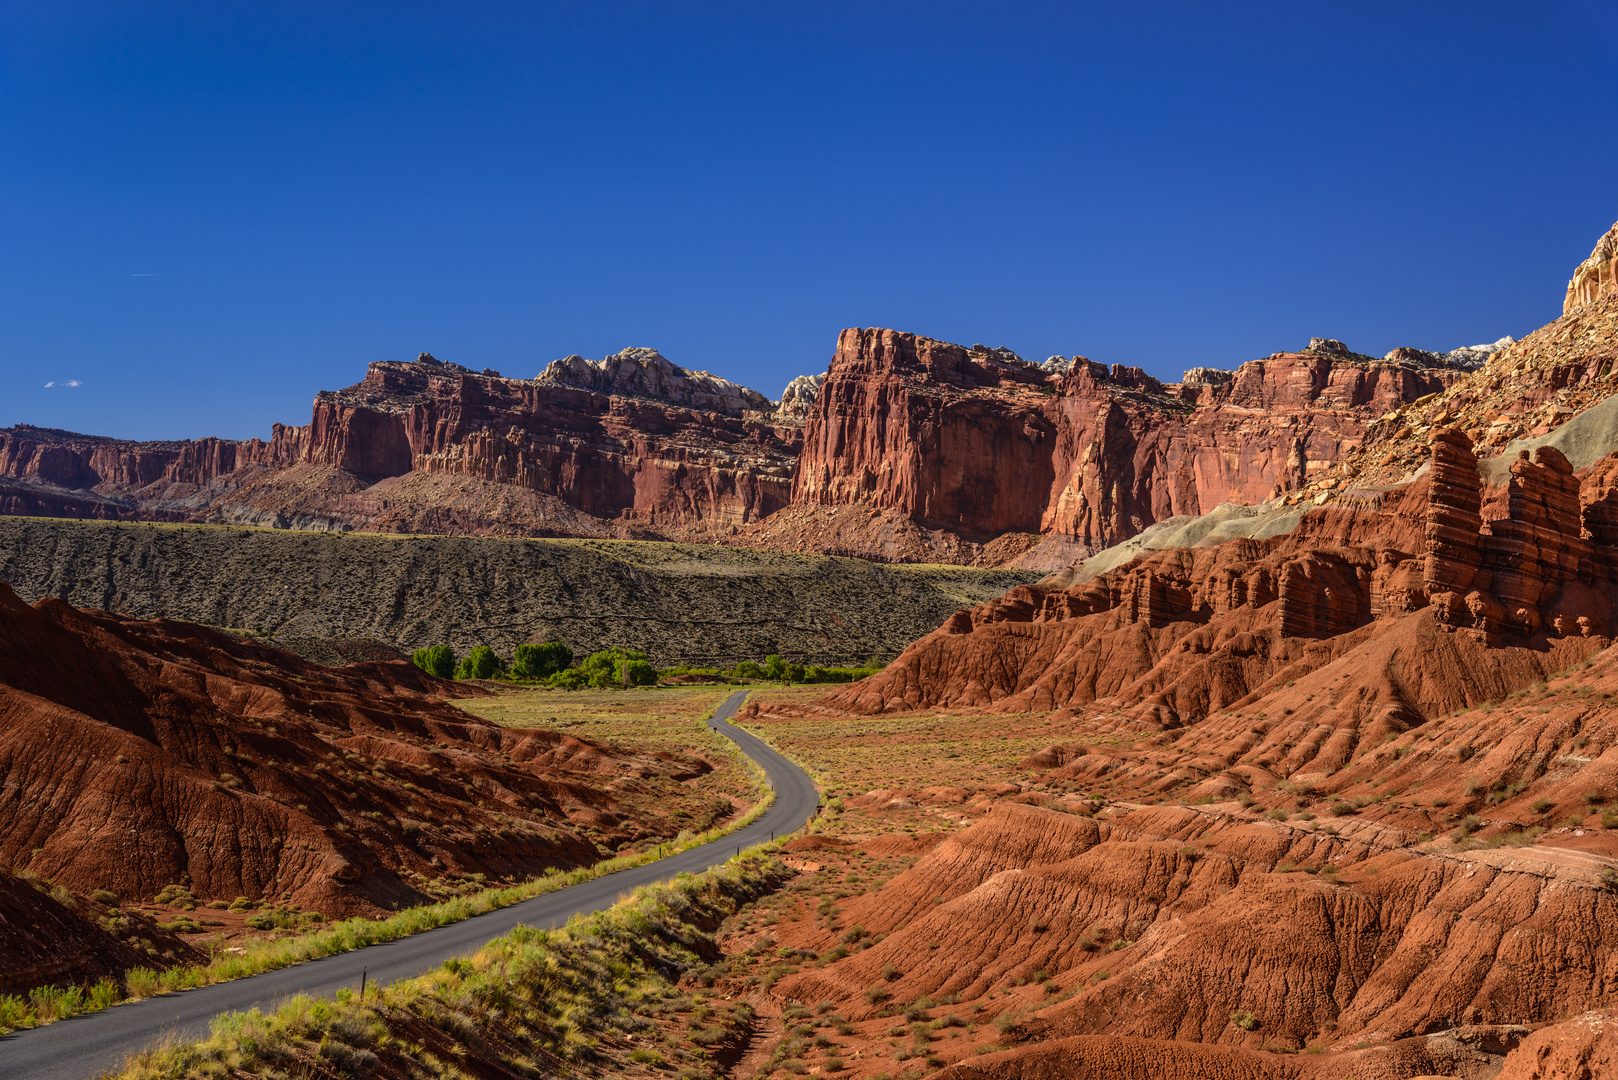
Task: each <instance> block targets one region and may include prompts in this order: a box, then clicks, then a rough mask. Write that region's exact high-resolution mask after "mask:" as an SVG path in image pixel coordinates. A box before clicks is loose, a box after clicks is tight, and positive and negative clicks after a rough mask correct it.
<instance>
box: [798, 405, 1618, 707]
mask: <svg viewBox="0 0 1618 1080" xmlns="http://www.w3.org/2000/svg"><path fill="white" fill-rule="evenodd" d="M1431 455H1432V463H1431V464H1432V468H1431V471H1430V473H1429V476H1428V478H1427V480H1426V481H1425V482H1424V483H1420V484H1415V485H1412V486H1411V488H1410V489H1407V490H1406V491H1405V492H1403V493H1401V495H1400V496H1398V497H1390V498H1387V499H1384V500H1381V501H1379V502H1375V503H1367V504H1364V505H1363V506H1359V507H1348V506H1344V507H1328V508H1324V509H1322V510H1320V511H1316V512H1315V513H1314V514H1311V515H1309V516H1307V517H1305V519H1304V520H1303V522H1302V523H1300V525H1299V526H1298V527H1297V528H1296V529H1294V530H1293V531H1292V532H1290V533H1287V534H1284V535H1282V536H1277V537H1272V538H1270V539H1268V540H1234V541H1230V542H1228V543H1225V544H1220V545H1216V546H1213V547H1206V548H1180V549H1171V550H1164V551H1157V552H1152V553H1149V554H1146V555H1143V556H1140V557H1138V558H1137V559H1135V560H1134V561H1133V562H1131V563H1129V564H1128V565H1126V566H1124V567H1121V568H1120V569H1117V570H1114V571H1111V572H1109V573H1105V574H1102V575H1100V576H1098V577H1096V578H1093V579H1091V580H1089V581H1082V582H1073V581H1072V580H1071V578H1070V577H1068V576H1066V575H1053V576H1052V578H1050V579H1047V580H1046V581H1045V582H1041V583H1040V584H1039V585H1033V586H1020V587H1018V588H1015V589H1013V590H1011V591H1010V592H1008V593H1007V594H1006V595H1005V596H1003V597H1001V598H999V599H998V600H993V601H990V602H988V603H985V604H980V605H978V606H977V607H975V608H973V609H971V610H970V611H963V612H959V613H957V614H956V615H954V616H953V617H951V618H950V619H949V620H947V621H946V622H945V623H944V625H943V626H942V627H940V629H939V630H937V631H935V632H934V633H933V634H932V635H929V636H928V637H927V638H924V639H922V640H921V641H919V642H917V643H916V644H915V645H914V646H912V647H911V648H910V649H909V650H907V651H906V653H905V654H904V655H903V656H901V657H900V658H899V660H897V661H896V662H895V663H894V664H893V665H891V666H890V667H889V668H888V669H887V670H886V671H885V672H883V673H882V674H881V675H879V676H876V677H874V678H873V679H871V680H867V682H866V683H863V684H861V685H860V686H858V687H857V688H851V689H850V690H848V691H842V692H839V694H835V695H833V698H832V699H829V700H834V701H836V703H837V704H839V705H840V706H841V707H844V708H851V709H854V710H856V711H862V712H864V711H878V712H880V711H893V710H896V709H913V708H928V707H933V706H937V705H945V706H952V705H989V704H991V703H995V704H996V706H997V707H998V708H1002V709H1011V710H1017V709H1048V708H1053V707H1059V706H1064V705H1078V704H1083V703H1087V702H1090V701H1094V700H1097V699H1100V698H1104V697H1118V698H1120V700H1122V701H1125V702H1127V703H1128V704H1129V705H1130V706H1131V707H1138V709H1139V710H1143V711H1139V712H1138V713H1137V717H1138V718H1142V719H1145V720H1149V721H1150V722H1152V723H1155V724H1160V725H1162V726H1166V727H1177V726H1179V725H1180V724H1182V723H1188V722H1194V721H1198V720H1201V719H1203V718H1205V717H1206V716H1207V715H1208V714H1209V713H1210V712H1212V711H1215V710H1217V709H1220V708H1224V707H1227V706H1229V705H1230V704H1231V703H1232V702H1235V701H1238V700H1240V699H1242V698H1244V697H1245V696H1246V695H1247V694H1249V693H1251V692H1253V691H1254V690H1256V689H1257V688H1258V687H1260V686H1261V685H1263V684H1264V683H1265V682H1266V680H1268V679H1270V678H1271V677H1272V676H1273V677H1277V678H1278V677H1279V675H1277V674H1276V673H1277V672H1279V671H1281V670H1283V669H1286V670H1288V671H1293V672H1303V671H1307V670H1311V669H1313V668H1316V667H1319V666H1322V665H1325V664H1329V663H1331V662H1332V661H1333V660H1336V659H1338V658H1340V657H1342V656H1344V655H1346V654H1347V652H1348V651H1350V650H1353V649H1358V648H1364V647H1371V644H1372V643H1373V642H1379V643H1381V646H1382V647H1386V648H1390V649H1392V654H1391V655H1390V657H1389V660H1388V662H1390V663H1392V662H1393V660H1392V657H1394V656H1398V655H1400V653H1401V647H1400V646H1398V645H1397V644H1394V645H1389V644H1387V643H1388V642H1396V635H1397V634H1398V633H1405V634H1415V635H1423V634H1424V635H1427V636H1431V633H1433V632H1434V630H1435V629H1436V631H1438V632H1450V633H1453V632H1455V631H1457V630H1463V631H1466V632H1468V633H1470V634H1471V635H1473V638H1472V640H1475V641H1476V642H1477V646H1476V647H1477V648H1479V649H1481V650H1483V652H1482V653H1480V655H1481V656H1487V655H1489V651H1490V650H1494V649H1498V648H1501V647H1504V646H1512V645H1513V644H1514V643H1518V642H1529V641H1538V642H1540V643H1541V645H1540V646H1539V647H1540V648H1542V649H1543V648H1545V647H1548V643H1549V642H1554V641H1566V642H1581V641H1582V642H1585V643H1587V644H1588V645H1599V644H1604V643H1605V642H1606V641H1607V640H1608V639H1609V635H1610V634H1611V627H1612V626H1613V619H1614V616H1615V613H1618V575H1615V574H1614V570H1613V565H1612V561H1611V559H1610V557H1607V556H1604V555H1600V554H1599V553H1598V552H1597V550H1596V548H1595V546H1594V545H1593V544H1592V538H1594V539H1595V540H1597V542H1599V541H1600V540H1601V538H1604V537H1608V536H1610V535H1611V533H1612V526H1611V520H1612V516H1613V515H1612V510H1611V500H1612V495H1613V489H1612V486H1611V477H1612V475H1613V473H1614V472H1615V471H1618V456H1615V457H1614V458H1610V459H1608V460H1607V461H1606V462H1604V463H1603V465H1602V467H1600V468H1596V469H1592V470H1591V471H1590V474H1589V476H1588V479H1589V481H1590V488H1591V490H1589V491H1585V490H1584V487H1585V484H1584V481H1582V480H1581V478H1580V477H1579V476H1578V475H1576V474H1575V473H1574V470H1573V468H1572V466H1571V465H1570V464H1569V463H1568V461H1567V458H1566V457H1565V456H1564V455H1562V454H1561V453H1560V452H1559V451H1557V450H1555V449H1554V448H1550V447H1542V448H1541V449H1540V450H1539V451H1537V452H1536V454H1535V456H1534V457H1533V458H1532V459H1530V458H1528V457H1526V456H1525V457H1522V458H1519V459H1517V460H1516V461H1515V462H1513V464H1512V466H1511V470H1510V480H1509V482H1508V484H1507V485H1506V486H1505V487H1504V488H1503V489H1499V490H1498V491H1492V496H1493V497H1491V498H1490V500H1489V503H1488V505H1487V506H1485V505H1484V498H1483V495H1484V491H1485V489H1484V487H1483V485H1482V483H1481V480H1480V477H1479V473H1478V463H1477V459H1476V458H1475V457H1474V456H1473V454H1472V450H1471V444H1470V442H1469V441H1468V440H1467V439H1466V437H1465V435H1464V434H1462V433H1460V432H1458V431H1454V430H1440V431H1439V432H1437V433H1436V434H1435V435H1434V437H1433V440H1432V444H1431ZM1429 608H1430V609H1431V610H1424V609H1429ZM1412 619H1415V620H1418V621H1416V622H1411V620H1412ZM1423 620H1424V621H1423ZM1373 623H1375V624H1377V628H1376V629H1374V630H1373ZM1398 627H1404V628H1405V629H1404V630H1402V631H1398V630H1396V628H1398ZM1422 627H1428V628H1430V629H1425V630H1424V629H1422ZM1367 635H1369V636H1367ZM1311 641H1313V642H1319V643H1321V644H1320V645H1318V646H1317V645H1311V644H1309V642H1311ZM1579 647H1586V646H1579ZM1402 648H1403V655H1404V659H1402V660H1399V661H1398V662H1397V663H1398V666H1399V669H1400V670H1398V672H1397V673H1396V674H1394V675H1390V676H1389V679H1390V683H1391V686H1380V685H1371V686H1367V688H1366V689H1365V690H1364V691H1362V692H1361V695H1360V696H1359V697H1358V698H1355V697H1354V696H1352V695H1349V696H1344V694H1343V693H1342V692H1341V691H1340V689H1334V690H1333V697H1334V700H1336V701H1338V702H1340V703H1341V705H1342V707H1344V708H1345V709H1348V710H1349V711H1350V713H1351V715H1352V718H1353V720H1354V723H1355V724H1356V725H1359V724H1362V723H1366V722H1369V720H1370V719H1371V718H1372V717H1374V716H1376V715H1377V708H1378V707H1386V708H1392V709H1394V710H1395V712H1398V710H1401V709H1408V708H1412V707H1414V703H1411V702H1409V701H1408V700H1407V699H1408V697H1409V687H1410V686H1411V685H1412V684H1413V683H1420V682H1421V681H1422V680H1423V679H1426V678H1429V677H1431V673H1426V672H1422V673H1418V672H1416V671H1415V670H1414V669H1411V668H1409V666H1408V665H1410V664H1412V663H1416V664H1419V663H1422V662H1424V661H1422V660H1421V659H1420V658H1421V657H1422V656H1424V655H1426V654H1428V653H1430V652H1431V648H1432V646H1431V645H1430V644H1426V645H1420V646H1418V645H1417V644H1416V643H1415V641H1413V640H1412V641H1410V642H1407V643H1406V644H1405V646H1403V647H1402ZM1424 650H1425V651H1424ZM1477 662H1478V663H1484V662H1485V661H1484V660H1479V661H1477ZM1289 665H1291V666H1290V667H1289ZM1469 677H1476V678H1482V676H1481V675H1479V674H1478V673H1477V672H1473V676H1469ZM1468 692H1469V693H1470V692H1471V691H1470V690H1469V691H1468ZM1379 701H1380V702H1381V703H1382V704H1381V706H1378V704H1377V703H1378V702H1379ZM1431 707H1432V705H1431V703H1423V704H1421V706H1420V711H1425V710H1427V709H1429V708H1431Z"/></svg>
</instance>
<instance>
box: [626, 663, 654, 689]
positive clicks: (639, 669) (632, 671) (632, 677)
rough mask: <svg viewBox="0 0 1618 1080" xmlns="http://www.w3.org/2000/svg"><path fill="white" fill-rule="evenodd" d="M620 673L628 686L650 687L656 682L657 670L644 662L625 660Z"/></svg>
mask: <svg viewBox="0 0 1618 1080" xmlns="http://www.w3.org/2000/svg"><path fill="white" fill-rule="evenodd" d="M622 672H623V677H624V682H625V684H626V685H629V686H651V685H652V684H654V683H656V682H657V669H656V668H654V667H653V666H652V665H651V664H649V663H647V662H646V661H645V660H625V661H624V662H623V667H622Z"/></svg>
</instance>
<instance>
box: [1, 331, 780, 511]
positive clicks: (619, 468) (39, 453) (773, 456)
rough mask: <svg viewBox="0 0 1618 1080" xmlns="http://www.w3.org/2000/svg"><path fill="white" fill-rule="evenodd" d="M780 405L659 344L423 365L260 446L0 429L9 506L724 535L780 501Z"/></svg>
mask: <svg viewBox="0 0 1618 1080" xmlns="http://www.w3.org/2000/svg"><path fill="white" fill-rule="evenodd" d="M771 408H772V406H771V403H770V402H769V401H768V400H767V399H765V398H764V397H763V395H760V394H757V393H756V392H754V391H751V390H746V389H745V388H742V387H737V386H736V385H735V384H734V383H730V382H728V381H726V380H723V379H717V378H714V377H713V376H709V375H707V374H706V373H703V372H697V373H695V374H693V373H689V372H685V371H684V370H683V369H680V368H678V367H675V366H674V365H672V364H670V363H669V362H668V361H667V360H665V359H664V358H663V357H661V356H659V355H658V354H657V353H656V352H655V351H654V350H646V349H631V350H626V351H625V352H624V353H620V354H618V355H617V356H614V357H609V358H608V359H607V360H606V361H601V362H596V361H584V360H580V359H578V358H569V359H567V360H561V361H557V362H556V363H554V364H552V365H550V367H548V368H547V369H546V372H545V373H544V374H543V375H542V376H541V377H540V378H539V379H535V380H522V379H506V378H502V377H501V376H500V375H499V373H497V372H474V371H472V370H471V369H469V368H464V367H461V366H459V365H455V364H447V363H444V362H443V361H439V360H437V359H435V358H433V357H432V356H430V355H428V354H423V355H422V356H421V357H420V358H419V359H418V360H417V361H416V362H414V363H377V364H373V365H371V368H370V369H369V371H368V372H367V373H366V377H365V379H364V380H363V381H362V382H360V383H359V384H358V385H356V386H352V387H349V388H348V389H346V390H340V391H324V392H322V393H320V394H319V395H318V396H317V397H316V399H315V403H314V410H313V416H312V418H311V420H310V423H309V424H308V425H306V426H304V427H287V426H284V425H280V424H278V425H276V426H275V429H274V435H273V437H272V438H271V439H270V440H269V441H268V442H264V441H261V440H249V441H247V442H240V443H237V442H230V441H226V440H219V439H203V440H197V441H195V442H168V443H131V442H124V441H120V440H114V439H100V438H95V437H89V436H80V435H74V434H72V433H68V432H58V431H48V430H44V429H36V428H23V427H19V428H14V429H12V430H10V431H7V432H0V509H3V510H4V511H5V512H7V513H20V514H38V515H45V516H67V517H88V518H107V519H145V520H160V521H162V520H167V521H221V522H243V523H251V524H268V525H276V526H286V525H295V526H301V527H315V528H337V529H346V528H355V527H359V528H368V529H378V530H382V531H423V532H451V533H456V532H466V533H485V532H494V533H504V534H512V533H515V534H520V535H539V536H546V535H586V536H593V535H613V533H612V532H610V531H608V530H607V529H606V528H604V523H607V522H617V523H620V524H621V525H622V526H625V527H628V528H630V529H631V530H635V529H640V530H653V531H654V534H658V533H665V534H666V533H678V534H681V535H688V534H689V535H695V536H709V535H712V536H723V535H726V534H728V533H729V532H730V531H733V530H734V529H735V527H736V526H739V525H743V524H746V523H748V522H751V521H756V520H758V519H760V518H762V517H764V516H766V515H768V514H770V513H773V512H774V511H776V510H779V509H780V508H782V507H783V506H785V505H786V504H787V502H788V500H789V498H790V493H791V483H792V469H793V465H794V462H795V461H796V458H797V451H798V445H799V437H800V436H799V432H798V429H797V428H796V427H795V426H794V425H792V424H791V423H781V424H778V423H775V422H774V420H773V415H774V414H773V413H772V412H771V411H770V410H771ZM491 493H492V494H491ZM503 493H511V494H503ZM524 496H526V497H527V501H524ZM628 535H635V533H634V532H633V531H631V532H630V533H629V534H628Z"/></svg>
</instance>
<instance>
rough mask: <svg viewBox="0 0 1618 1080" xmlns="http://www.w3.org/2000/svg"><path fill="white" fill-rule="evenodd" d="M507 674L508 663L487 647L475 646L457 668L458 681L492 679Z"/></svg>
mask: <svg viewBox="0 0 1618 1080" xmlns="http://www.w3.org/2000/svg"><path fill="white" fill-rule="evenodd" d="M505 673H506V662H505V661H504V660H502V659H500V658H499V657H498V656H496V655H494V650H493V649H491V648H489V647H488V646H487V645H476V646H473V648H472V651H471V652H469V653H467V654H466V659H465V660H462V661H461V662H460V664H459V665H458V666H457V667H456V668H455V677H456V678H457V679H492V678H494V677H495V676H497V675H504V674H505Z"/></svg>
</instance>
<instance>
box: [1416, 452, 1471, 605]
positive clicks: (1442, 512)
mask: <svg viewBox="0 0 1618 1080" xmlns="http://www.w3.org/2000/svg"><path fill="white" fill-rule="evenodd" d="M1432 454H1433V459H1432V473H1431V475H1430V476H1429V478H1428V485H1429V488H1428V496H1427V501H1428V508H1427V546H1426V551H1425V555H1426V571H1425V573H1424V574H1423V575H1422V584H1423V585H1424V586H1425V587H1426V589H1427V591H1428V592H1429V593H1433V592H1465V591H1466V590H1468V589H1470V588H1472V584H1473V582H1474V581H1475V580H1476V578H1477V575H1478V567H1479V565H1480V564H1481V562H1482V555H1481V553H1480V552H1479V551H1478V534H1479V532H1480V530H1481V529H1482V527H1483V518H1482V516H1481V514H1480V513H1479V511H1480V510H1481V509H1482V506H1483V495H1482V483H1481V481H1480V480H1479V479H1478V462H1477V458H1476V457H1474V456H1473V454H1472V441H1471V440H1470V439H1468V438H1467V437H1466V436H1465V435H1464V434H1462V433H1461V432H1459V431H1452V430H1446V431H1441V432H1439V433H1438V434H1437V435H1435V436H1434V437H1433V446H1432Z"/></svg>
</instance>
